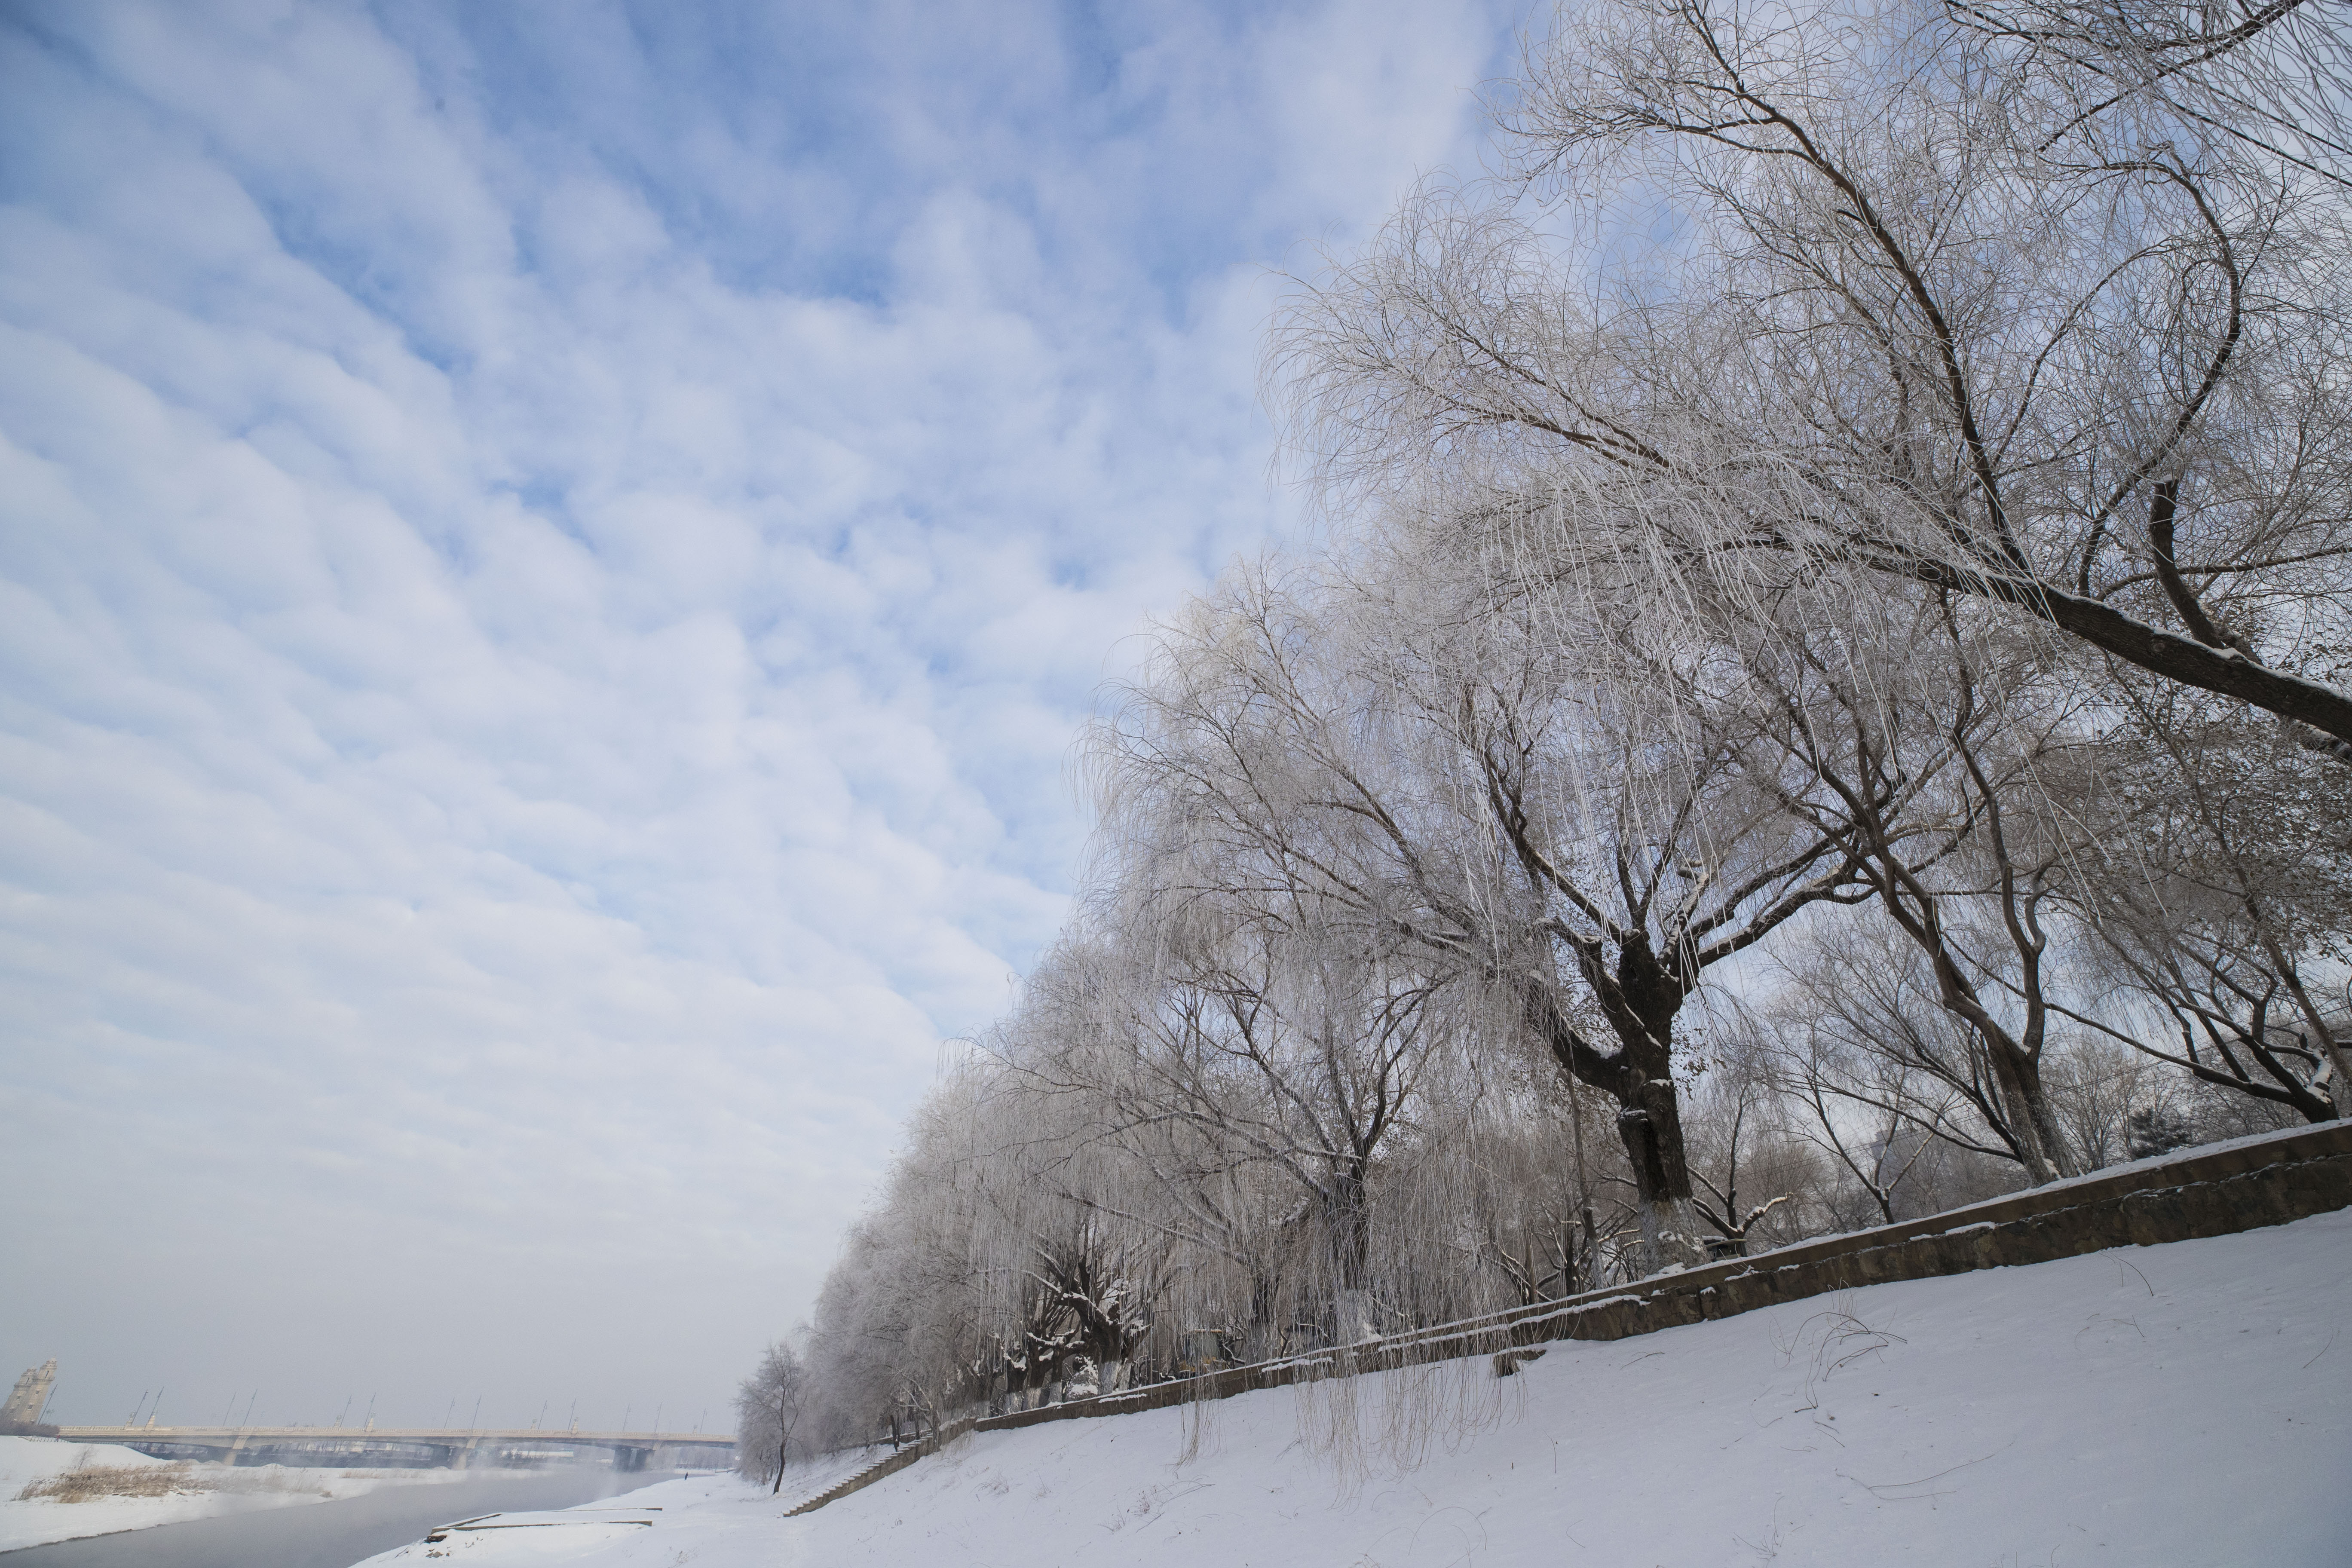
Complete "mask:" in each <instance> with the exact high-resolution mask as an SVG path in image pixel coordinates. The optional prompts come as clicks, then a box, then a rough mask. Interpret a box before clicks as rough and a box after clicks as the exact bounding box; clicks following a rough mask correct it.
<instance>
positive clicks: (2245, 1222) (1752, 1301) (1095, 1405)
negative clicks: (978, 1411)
mask: <svg viewBox="0 0 2352 1568" xmlns="http://www.w3.org/2000/svg"><path fill="white" fill-rule="evenodd" d="M2340 1208H2352V1123H2347V1122H2341V1121H2337V1122H2330V1123H2328V1124H2327V1125H2326V1126H2323V1127H2313V1128H2305V1129H2299V1130H2297V1131H2292V1132H2284V1133H2278V1134H2274V1135H2273V1136H2270V1137H2266V1138H2258V1139H2247V1140H2243V1141H2242V1142H2237V1143H2232V1144H2224V1145H2222V1146H2221V1147H2219V1148H2216V1149H2211V1150H2208V1151H2203V1152H2189V1153H2186V1154H2182V1155H2180V1156H2178V1157H2176V1158H2172V1159H2168V1160H2151V1161H2142V1162H2139V1163H2136V1164H2132V1165H2127V1166H2123V1167H2119V1168H2117V1169H2114V1170H2109V1171H2101V1172H2096V1173H2093V1174H2091V1175H2088V1176H2083V1177H2078V1178H2076V1179H2074V1180H2073V1181H2069V1182H2056V1183H2053V1184H2050V1185H2048V1186H2042V1187H2032V1188H2029V1189H2027V1190H2026V1191H2024V1192H2021V1193H2013V1194H2010V1195H2009V1196H2007V1197H2001V1198H1995V1199H1993V1200H1992V1201H1990V1202H1989V1203H1981V1204H1972V1205H1969V1206H1968V1207H1966V1208H1958V1209H1949V1210H1947V1211H1946V1212H1944V1213H1942V1214H1938V1215H1927V1216H1925V1217H1923V1218H1920V1219H1916V1220H1906V1221H1903V1222H1902V1223H1900V1224H1897V1225H1888V1226H1878V1227H1877V1228H1875V1229H1873V1230H1861V1231H1853V1232H1851V1233H1849V1234H1847V1235H1844V1236H1832V1237H1822V1238H1821V1239H1819V1240H1816V1241H1807V1242H1800V1243H1798V1244H1797V1245H1796V1246H1793V1247H1781V1248H1780V1249H1779V1250H1778V1251H1774V1252H1768V1253H1763V1254H1760V1255H1759V1256H1757V1257H1754V1258H1730V1259H1727V1260H1726V1261H1724V1262H1721V1263H1711V1264H1708V1265H1707V1266H1706V1267H1705V1268H1691V1269H1685V1270H1684V1271H1683V1272H1681V1273H1677V1274H1668V1275H1661V1276H1658V1277H1656V1278H1654V1279H1643V1280H1639V1281H1636V1282H1635V1283H1633V1284H1631V1285H1624V1286H1618V1287H1614V1288H1612V1289H1605V1290H1593V1291H1588V1292H1586V1293H1585V1294H1583V1295H1580V1296H1570V1297H1568V1298H1566V1299H1564V1300H1558V1301H1543V1302H1538V1303H1537V1304H1536V1305H1534V1306H1532V1307H1521V1308H1517V1309H1514V1310H1510V1311H1507V1312H1496V1313H1494V1314H1491V1315H1490V1316H1487V1317H1483V1318H1474V1319H1470V1320H1468V1321H1464V1322H1459V1323H1448V1324H1445V1325H1444V1326H1442V1327H1438V1328H1433V1329H1423V1330H1418V1331H1413V1332H1411V1333H1406V1334H1397V1335H1391V1336H1389V1337H1386V1338H1383V1339H1380V1340H1375V1341H1372V1342H1369V1343H1365V1344H1360V1345H1349V1346H1346V1347H1342V1348H1335V1349H1332V1350H1328V1351H1318V1352H1314V1353H1312V1354H1309V1355H1299V1356H1289V1357H1286V1358H1283V1359H1281V1360H1278V1361H1270V1362H1260V1363H1254V1364H1252V1365H1249V1366H1236V1367H1228V1368H1226V1369H1225V1370H1223V1371H1222V1372H1214V1373H1207V1374H1205V1375H1203V1376H1200V1377H1190V1378H1181V1379H1179V1380H1177V1381H1175V1382H1172V1383H1160V1384H1152V1385H1151V1386H1150V1387H1148V1388H1137V1389H1129V1390H1127V1391H1126V1392H1124V1393H1119V1394H1102V1395H1099V1396H1097V1397H1095V1398H1092V1399H1077V1400H1072V1401H1070V1402H1068V1403H1067V1404H1063V1405H1047V1406H1045V1408H1043V1409H1039V1410H1023V1411H1017V1412H1014V1413H1013V1414H1010V1415H990V1416H985V1417H982V1418H980V1419H978V1420H964V1421H957V1422H951V1423H950V1424H949V1426H947V1427H945V1428H944V1429H943V1430H942V1431H940V1433H938V1434H936V1435H934V1436H930V1437H926V1438H925V1439H923V1440H922V1442H920V1443H919V1444H917V1445H915V1446H913V1447H908V1448H902V1449H900V1450H899V1451H898V1453H896V1454H893V1455H891V1456H890V1457H889V1458H887V1459H884V1460H882V1461H881V1462H880V1463H879V1464H877V1465H876V1466H874V1467H873V1468H869V1469H867V1470H865V1471H861V1472H860V1473H859V1474H857V1475H856V1476H854V1477H852V1478H851V1479H848V1480H846V1481H844V1482H842V1483H841V1484H840V1485H839V1486H836V1487H835V1488H834V1489H832V1490H830V1491H828V1492H825V1493H824V1494H823V1495H822V1496H820V1497H816V1498H814V1499H811V1500H809V1501H807V1502H804V1503H803V1504H801V1505H800V1506H799V1507H798V1508H795V1509H793V1510H792V1511H793V1513H806V1512H808V1511H810V1510H813V1509H819V1508H823V1507H824V1505H825V1504H826V1503H829V1502H831V1501H833V1500H835V1498H838V1497H845V1496H846V1495H848V1494H849V1493H850V1492H853V1491H856V1490H857V1489H860V1488H862V1487H867V1486H871V1485H873V1484H874V1483H875V1482H876V1481H877V1480H880V1479H882V1478H883V1477H885V1476H887V1475H893V1474H895V1473H897V1472H898V1471H899V1470H901V1469H904V1468H906V1467H908V1465H911V1464H913V1463H914V1462H915V1461H916V1460H917V1459H919V1458H922V1457H923V1456H924V1455H925V1454H929V1453H935V1452H937V1451H938V1450H939V1449H940V1447H944V1446H945V1445H946V1444H949V1443H951V1442H953V1441H955V1439H957V1438H958V1437H961V1436H963V1434H964V1433H966V1432H968V1431H974V1430H977V1431H982V1432H998V1431H1005V1430H1009V1429H1010V1428H1013V1427H1015V1426H1035V1425H1036V1424H1037V1423H1039V1422H1041V1421H1075V1420H1080V1419H1083V1418H1086V1417H1089V1416H1096V1415H1126V1414H1128V1413H1129V1412H1131V1411H1138V1410H1157V1409H1160V1408H1162V1407H1164V1406H1167V1405H1181V1404H1183V1403H1185V1402H1186V1401H1188V1400H1209V1399H1230V1398H1232V1397H1233V1396H1234V1394H1247V1393H1250V1392H1251V1391H1253V1390H1255V1389H1260V1388H1281V1387H1285V1386H1286V1385H1288V1384H1295V1383H1307V1382H1313V1381H1315V1380H1317V1379H1320V1378H1326V1377H1342V1376H1352V1375H1354V1374H1356V1373H1366V1372H1381V1371H1386V1370H1388V1369H1390V1368H1393V1367H1400V1366H1412V1365H1417V1364H1420V1363H1425V1362H1433V1361H1447V1360H1452V1359H1454V1358H1455V1357H1458V1356H1470V1355H1489V1354H1491V1355H1494V1356H1495V1357H1496V1367H1495V1370H1496V1373H1497V1374H1498V1375H1502V1376H1508V1375H1509V1374H1510V1373H1511V1372H1512V1371H1513V1370H1515V1369H1516V1367H1517V1363H1519V1362H1521V1361H1524V1360H1528V1359H1531V1357H1530V1353H1529V1350H1528V1347H1532V1346H1537V1345H1541V1344H1543V1343H1545V1342H1549V1341H1552V1340H1618V1339H1624V1338H1626V1337H1628V1336H1629V1335H1633V1334H1646V1333H1650V1332H1653V1331H1655V1330H1658V1329H1667V1328H1674V1327H1675V1326H1677V1325H1679V1324H1684V1323H1702V1322H1708V1321H1713V1320H1715V1319H1717V1318H1729V1317H1734V1316H1737V1315H1738V1314H1739V1313H1741V1312H1752V1311H1754V1310H1756V1309H1757V1308H1759V1307H1769V1306H1772V1305H1774V1304H1776V1303H1778V1302H1781V1301H1796V1300H1803V1299H1804V1298H1806V1297H1808V1296H1819V1295H1823V1294H1825V1293H1827V1292H1830V1291H1833V1290H1847V1289H1853V1288H1855V1287H1857V1286H1862V1285H1881V1284H1885V1283H1887V1282H1889V1281H1891V1280H1896V1279H1933V1278H1935V1277H1937V1276H1938V1275H1944V1274H1965V1273H1967V1272H1969V1270H1971V1269H1977V1268H2008V1267H2011V1266H2013V1265H2018V1264H2026V1263H2047V1262H2049V1261H2051V1260H2053V1258H2074V1257H2077V1256H2079V1255H2081V1254H2083V1253H2086V1252H2100V1251H2104V1250H2105V1249H2106V1248H2108V1247H2131V1246H2138V1247H2152V1246H2155V1245H2157V1244H2158V1243H2160V1242H2168V1241H2191V1240H2195V1239H2196V1238H2198V1237H2208V1236H2227V1235H2230V1234H2231V1233H2232V1232H2235V1231H2242V1230H2258V1229H2260V1228H2262V1227H2263V1226H2273V1225H2284V1224H2286V1223H2288V1222H2289V1221H2291V1220H2298V1219H2303V1218H2305V1217H2307V1216H2309V1215H2315V1214H2326V1213H2330V1212H2332V1211H2334V1210H2336V1209H2340ZM1534 1353H1538V1354H1539V1353H1541V1352H1534Z"/></svg>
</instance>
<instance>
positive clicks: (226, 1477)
mask: <svg viewBox="0 0 2352 1568" xmlns="http://www.w3.org/2000/svg"><path fill="white" fill-rule="evenodd" d="M409 1474H410V1472H405V1471H386V1470H331V1469H326V1468H320V1469H314V1470H313V1469H304V1470H292V1471H289V1470H286V1469H282V1468H278V1466H275V1465H269V1466H257V1467H255V1468H250V1469H243V1468H235V1467H232V1466H227V1465H195V1464H175V1465H126V1466H121V1467H107V1466H98V1465H92V1466H88V1467H86V1468H81V1469H78V1470H67V1471H64V1472H62V1473H60V1474H58V1475H54V1476H44V1477H43V1478H42V1479H39V1480H37V1481H35V1482H33V1483H32V1484H31V1485H29V1486H27V1487H26V1489H24V1490H23V1491H21V1492H18V1493H17V1494H16V1500H17V1501H19V1502H33V1501H37V1500H47V1501H51V1502H99V1501H102V1500H111V1499H115V1498H142V1497H198V1496H202V1495H204V1494H205V1493H208V1492H235V1493H239V1494H247V1493H255V1492H315V1493H317V1494H318V1495H319V1496H320V1497H331V1496H333V1495H334V1493H333V1491H332V1490H331V1489H330V1488H329V1487H328V1486H327V1485H326V1484H324V1483H327V1482H330V1481H332V1480H336V1479H343V1480H384V1479H394V1478H395V1477H397V1478H400V1479H406V1477H407V1476H408V1475H409Z"/></svg>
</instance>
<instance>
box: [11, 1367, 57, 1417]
mask: <svg viewBox="0 0 2352 1568" xmlns="http://www.w3.org/2000/svg"><path fill="white" fill-rule="evenodd" d="M57 1381H58V1363H57V1358H56V1357H54V1356H52V1357H51V1358H50V1359H48V1360H47V1361H45V1362H43V1363H41V1364H40V1365H38V1366H35V1367H27V1368H26V1369H25V1375H24V1376H22V1377H20V1378H18V1379H17V1380H16V1393H14V1394H10V1395H9V1396H8V1403H7V1404H5V1405H0V1426H10V1425H16V1426H32V1425H33V1424H34V1423H35V1422H37V1421H38V1420H40V1418H41V1412H42V1411H44V1410H46V1409H47V1408H48V1404H49V1390H50V1388H51V1387H52V1386H54V1385H55V1384H56V1383H57Z"/></svg>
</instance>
